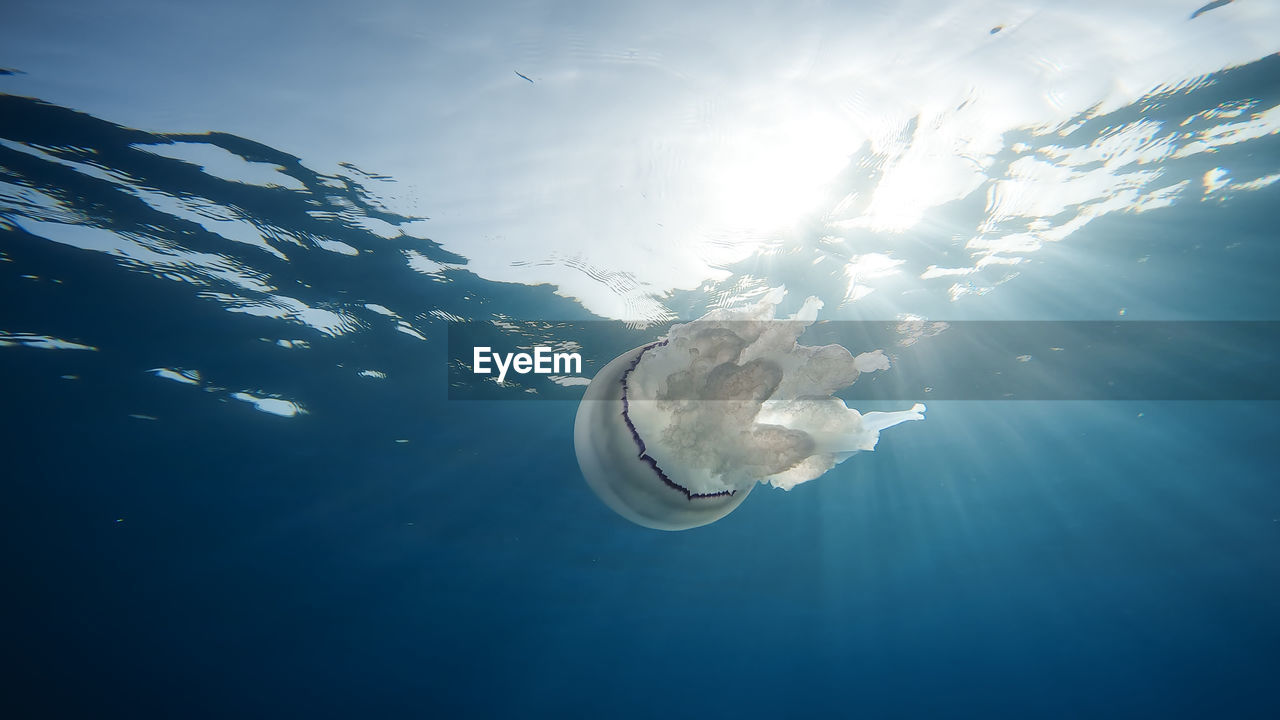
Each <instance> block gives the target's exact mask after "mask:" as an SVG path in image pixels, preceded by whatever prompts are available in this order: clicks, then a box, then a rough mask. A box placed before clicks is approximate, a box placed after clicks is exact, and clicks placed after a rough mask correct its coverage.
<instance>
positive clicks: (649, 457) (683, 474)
mask: <svg viewBox="0 0 1280 720" xmlns="http://www.w3.org/2000/svg"><path fill="white" fill-rule="evenodd" d="M784 295H785V290H784V289H783V288H776V289H773V290H771V291H769V293H767V294H766V295H765V297H764V298H763V299H761V300H760V301H759V302H757V303H756V304H755V305H753V306H751V307H749V308H746V309H743V310H715V311H712V312H710V313H708V314H707V315H705V316H703V317H701V318H699V319H698V320H695V321H692V322H689V323H686V324H682V325H675V326H673V327H672V328H671V330H670V331H669V333H668V334H667V336H666V337H665V338H663V339H661V340H658V341H655V342H652V343H649V344H647V345H642V346H640V347H637V348H633V349H631V350H628V351H627V352H625V353H623V354H622V355H619V356H618V357H617V358H615V359H614V360H613V361H612V362H610V363H609V364H608V365H606V366H605V367H604V368H603V369H602V370H601V371H600V372H599V373H597V374H596V376H595V377H594V378H593V379H592V380H591V383H590V385H588V386H587V390H586V393H585V394H584V395H583V398H582V402H581V403H580V404H579V406H578V413H577V416H576V418H575V421H574V437H573V440H574V449H575V452H576V454H577V457H578V465H579V467H580V468H581V469H582V474H583V476H584V477H585V478H586V481H587V485H588V486H590V488H591V489H592V490H593V491H594V492H595V494H596V495H597V496H599V498H600V499H601V500H602V501H604V503H605V505H607V506H609V507H610V508H611V509H612V510H614V511H615V512H616V513H618V514H619V515H621V516H622V517H624V518H626V519H628V520H630V521H632V522H634V523H636V524H638V525H643V526H645V527H649V528H654V529H658V530H686V529H689V528H694V527H699V526H701V525H707V524H709V523H713V522H715V521H717V520H719V519H720V518H722V517H724V516H726V515H728V514H729V513H731V512H733V510H734V509H735V508H737V507H738V506H739V505H741V504H742V501H743V500H745V499H746V497H747V495H748V494H749V493H750V492H751V490H752V488H754V487H755V486H756V485H758V484H768V485H772V486H773V487H775V488H781V489H783V490H790V489H791V488H793V487H795V486H796V485H799V484H801V483H804V482H808V481H809V480H813V479H814V478H817V477H819V476H821V475H822V474H823V473H825V472H827V471H828V470H830V469H831V468H833V467H835V466H836V465H837V464H839V463H841V462H843V461H844V460H846V459H848V458H849V457H851V456H853V455H854V454H856V453H858V452H861V451H869V450H874V449H875V447H876V443H877V442H878V441H879V438H880V431H881V430H884V429H886V428H890V427H893V426H894V425H897V424H899V423H903V422H907V421H911V420H921V419H923V418H924V412H925V407H924V405H922V404H919V403H917V404H915V405H914V406H912V407H911V409H909V410H902V411H896V412H869V413H866V414H862V413H859V412H858V411H857V410H853V409H851V408H849V407H847V406H846V405H845V404H844V401H843V400H841V399H840V398H837V397H833V396H832V395H833V393H835V392H836V391H838V390H840V389H842V388H844V387H847V386H849V385H851V384H852V383H853V382H854V381H855V380H856V379H857V378H858V376H859V374H861V373H864V372H875V371H878V370H884V369H886V368H888V367H889V359H888V358H887V357H886V356H885V355H884V353H883V351H881V350H876V351H873V352H866V353H862V354H860V355H858V356H856V357H855V356H854V355H853V354H852V353H850V352H849V351H848V350H847V349H845V348H844V347H842V346H840V345H825V346H821V347H811V346H806V345H800V344H799V343H798V342H797V340H798V338H799V337H800V335H801V334H802V333H803V332H804V329H805V328H806V327H808V326H809V325H811V324H812V323H813V321H814V320H815V319H816V318H817V314H818V310H820V309H821V308H822V303H821V301H819V300H818V299H817V298H813V297H811V298H808V299H807V300H805V301H804V303H803V304H802V306H801V308H800V309H799V311H797V312H796V313H795V314H793V315H791V316H790V318H789V319H787V320H775V319H774V314H775V310H776V308H777V305H778V304H779V303H780V302H781V300H782V298H783V297H784Z"/></svg>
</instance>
